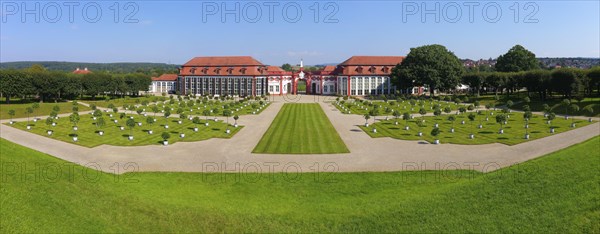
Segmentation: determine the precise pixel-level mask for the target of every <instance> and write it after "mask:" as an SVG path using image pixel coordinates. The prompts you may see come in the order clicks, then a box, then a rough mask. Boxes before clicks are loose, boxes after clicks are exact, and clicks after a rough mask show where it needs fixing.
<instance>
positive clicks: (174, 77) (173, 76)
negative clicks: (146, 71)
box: [152, 74, 177, 81]
mask: <svg viewBox="0 0 600 234" xmlns="http://www.w3.org/2000/svg"><path fill="white" fill-rule="evenodd" d="M152 80H155V81H176V80H177V74H162V75H161V76H159V77H152Z"/></svg>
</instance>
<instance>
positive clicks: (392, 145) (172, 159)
mask: <svg viewBox="0 0 600 234" xmlns="http://www.w3.org/2000/svg"><path fill="white" fill-rule="evenodd" d="M271 99H272V101H273V102H272V104H271V105H270V106H269V107H268V108H266V109H265V110H264V111H263V112H262V113H261V114H260V115H245V116H242V117H241V118H240V119H239V120H238V123H239V124H240V125H244V126H245V127H244V128H243V129H242V130H241V131H240V132H238V133H237V134H236V136H234V137H233V138H232V139H210V140H206V141H200V142H178V143H176V144H172V145H169V146H160V145H151V146H137V147H122V146H108V145H103V146H99V147H95V148H86V147H82V146H77V145H73V144H70V143H66V142H62V141H58V140H53V139H50V138H46V137H43V136H39V135H36V134H32V133H28V132H25V131H21V130H18V129H15V128H12V127H9V126H6V125H4V124H2V125H0V137H2V138H4V139H7V140H9V141H12V142H15V143H17V144H20V145H23V146H26V147H29V148H32V149H35V150H38V151H41V152H44V153H47V154H50V155H53V156H55V157H57V158H61V159H64V160H67V161H70V162H74V163H77V164H80V165H83V166H87V167H90V168H94V169H97V170H101V171H105V172H109V173H125V172H132V171H162V172H227V173H237V172H241V173H246V172H263V173H267V172H334V171H336V172H371V171H403V170H454V169H474V170H478V171H482V172H488V171H493V170H497V169H499V168H502V167H507V166H510V165H513V164H516V163H520V162H524V161H527V160H530V159H533V158H537V157H540V156H543V155H545V154H548V153H551V152H554V151H557V150H560V149H563V148H566V147H569V146H571V145H574V144H577V143H580V142H583V141H585V140H587V139H590V138H592V137H594V136H597V135H599V134H600V123H595V124H591V125H588V126H585V127H581V128H578V129H575V130H571V131H568V132H565V133H561V134H557V135H553V136H549V137H545V138H542V139H538V140H533V141H529V142H525V143H521V144H518V145H514V146H507V145H503V144H488V145H452V144H442V145H431V144H428V143H426V142H417V141H403V140H396V139H392V138H377V139H375V138H371V137H369V136H368V135H367V134H365V133H364V132H363V131H362V130H360V129H359V128H358V127H357V126H356V125H358V124H362V123H363V122H364V119H363V117H362V116H359V115H344V114H341V113H340V112H339V111H338V110H337V109H336V108H335V107H334V106H332V104H331V103H329V102H330V101H333V98H332V97H319V96H293V97H271ZM286 102H318V103H320V105H321V107H322V108H323V110H324V111H325V113H326V115H327V116H328V117H329V119H330V120H331V122H332V124H333V125H334V127H335V128H336V130H337V131H338V132H339V133H340V136H341V138H342V140H344V142H345V143H346V145H347V146H348V148H349V149H350V152H351V153H348V154H332V155H278V154H252V153H251V152H252V149H253V148H254V147H255V146H256V144H257V143H258V141H259V140H260V138H261V137H262V135H263V134H264V133H265V132H266V131H267V129H268V127H269V125H270V124H271V122H272V121H273V119H274V118H275V116H276V115H277V113H278V112H279V110H280V109H281V107H282V106H283V104H284V103H286ZM67 115H68V114H64V115H62V116H67ZM0 122H2V123H5V122H8V120H2V121H0ZM290 134H293V133H290ZM298 140H299V141H301V140H302V139H298ZM595 153H598V152H595ZM116 165H118V167H115V166H116ZM117 168H119V169H117Z"/></svg>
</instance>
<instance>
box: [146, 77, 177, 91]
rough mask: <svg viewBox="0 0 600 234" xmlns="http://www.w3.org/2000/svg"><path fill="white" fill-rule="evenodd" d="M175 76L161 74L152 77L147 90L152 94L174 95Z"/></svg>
mask: <svg viewBox="0 0 600 234" xmlns="http://www.w3.org/2000/svg"><path fill="white" fill-rule="evenodd" d="M176 83H177V74H163V75H161V76H159V77H152V85H151V86H150V88H149V90H150V92H152V93H175V90H176V88H177V87H176Z"/></svg>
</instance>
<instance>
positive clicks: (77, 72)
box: [73, 68, 92, 75]
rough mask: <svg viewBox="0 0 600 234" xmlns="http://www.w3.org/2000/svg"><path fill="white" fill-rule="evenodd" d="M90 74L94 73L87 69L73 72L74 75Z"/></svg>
mask: <svg viewBox="0 0 600 234" xmlns="http://www.w3.org/2000/svg"><path fill="white" fill-rule="evenodd" d="M89 73H92V71H90V70H88V69H87V68H84V69H79V68H77V69H75V71H73V74H81V75H84V74H89Z"/></svg>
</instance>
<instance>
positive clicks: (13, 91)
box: [0, 66, 152, 103]
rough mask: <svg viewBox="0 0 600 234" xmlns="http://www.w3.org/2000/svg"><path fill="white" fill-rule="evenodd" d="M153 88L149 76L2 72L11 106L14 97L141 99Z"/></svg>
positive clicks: (0, 84) (0, 90) (1, 85)
mask: <svg viewBox="0 0 600 234" xmlns="http://www.w3.org/2000/svg"><path fill="white" fill-rule="evenodd" d="M151 84H152V80H151V78H150V77H149V76H148V75H145V74H141V73H129V74H109V73H102V72H94V73H89V74H85V75H78V74H72V73H70V72H60V71H47V70H45V69H43V68H40V67H36V66H34V67H32V68H29V69H23V70H14V69H10V70H3V69H2V70H0V94H1V95H2V96H3V97H4V98H5V99H6V102H7V103H10V99H11V98H13V97H19V98H22V99H27V98H31V97H36V98H39V99H40V101H42V102H47V101H51V100H52V101H58V100H62V99H75V98H77V97H80V96H82V95H89V96H91V97H92V99H94V98H96V96H98V95H113V96H124V95H133V96H137V95H139V91H147V90H148V87H149V86H150V85H151Z"/></svg>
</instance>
